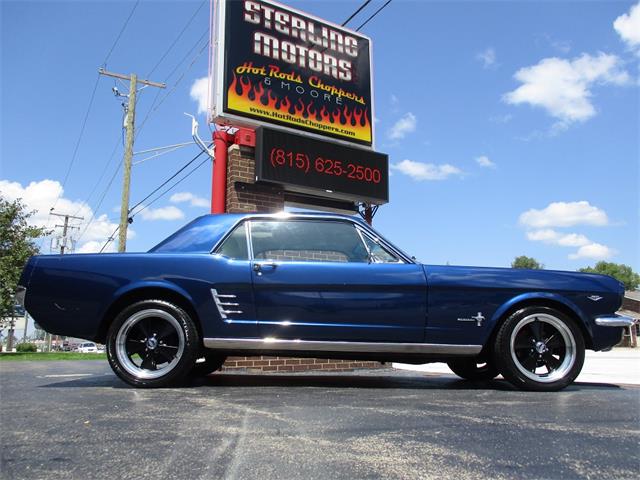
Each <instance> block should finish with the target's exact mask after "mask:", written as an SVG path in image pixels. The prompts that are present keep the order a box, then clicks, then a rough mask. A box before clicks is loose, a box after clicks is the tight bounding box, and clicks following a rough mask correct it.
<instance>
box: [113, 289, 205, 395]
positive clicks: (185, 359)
mask: <svg viewBox="0 0 640 480" xmlns="http://www.w3.org/2000/svg"><path fill="white" fill-rule="evenodd" d="M107 338H108V340H107V358H108V359H109V364H110V365H111V368H112V369H113V371H114V372H115V373H116V375H118V377H120V378H121V379H122V380H124V381H125V382H127V383H128V384H130V385H133V386H135V387H165V386H169V385H171V384H174V383H177V382H178V381H180V380H181V379H183V378H184V377H185V375H186V374H187V373H188V372H189V371H190V370H191V368H192V366H193V364H194V362H195V357H196V355H197V352H198V350H199V344H200V338H199V335H198V330H197V329H196V327H195V325H194V323H193V321H192V320H191V318H190V317H189V315H188V314H187V313H186V312H185V311H184V310H183V309H181V308H180V307H178V306H177V305H174V304H172V303H170V302H167V301H164V300H144V301H141V302H137V303H135V304H133V305H130V306H129V307H127V308H125V309H124V310H123V311H122V312H121V313H120V314H119V315H118V316H117V317H116V319H115V320H114V321H113V323H112V324H111V326H110V328H109V332H108V335H107Z"/></svg>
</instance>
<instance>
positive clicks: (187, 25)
mask: <svg viewBox="0 0 640 480" xmlns="http://www.w3.org/2000/svg"><path fill="white" fill-rule="evenodd" d="M205 2H206V0H203V1H202V2H201V3H200V5H198V8H196V10H195V12H193V15H191V18H189V20H188V21H187V23H186V24H185V26H184V27H183V28H182V30H181V31H180V33H179V34H178V36H177V37H176V38H175V39H174V40H173V42H172V43H171V45H169V48H167V50H166V51H165V52H164V54H162V56H161V57H160V60H158V61H157V62H156V64H155V65H154V66H153V68H152V69H151V71H150V72H149V73H148V74H147V78H149V77H151V75H152V74H153V72H155V71H156V69H157V68H158V67H159V66H160V64H161V63H162V61H163V60H164V59H165V58H166V57H167V55H168V54H169V52H171V50H172V49H173V47H175V46H176V43H178V41H179V40H180V38H182V35H184V32H186V31H187V29H188V28H189V25H191V23H192V22H193V20H194V19H195V18H196V15H197V14H198V12H199V11H200V10H201V9H202V7H203V5H204V4H205Z"/></svg>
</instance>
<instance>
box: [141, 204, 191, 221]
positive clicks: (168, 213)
mask: <svg viewBox="0 0 640 480" xmlns="http://www.w3.org/2000/svg"><path fill="white" fill-rule="evenodd" d="M139 212H140V216H141V217H142V218H143V219H144V220H180V219H182V218H184V212H183V211H182V210H180V209H179V208H178V207H176V206H174V205H169V206H168V207H160V208H145V209H144V210H139Z"/></svg>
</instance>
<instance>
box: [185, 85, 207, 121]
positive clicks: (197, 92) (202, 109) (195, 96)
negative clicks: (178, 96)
mask: <svg viewBox="0 0 640 480" xmlns="http://www.w3.org/2000/svg"><path fill="white" fill-rule="evenodd" d="M189 95H190V96H191V99H192V100H194V101H196V102H198V113H207V112H208V111H209V105H207V102H208V100H209V78H208V77H202V78H197V79H196V80H195V81H194V82H193V84H192V85H191V90H190V91H189Z"/></svg>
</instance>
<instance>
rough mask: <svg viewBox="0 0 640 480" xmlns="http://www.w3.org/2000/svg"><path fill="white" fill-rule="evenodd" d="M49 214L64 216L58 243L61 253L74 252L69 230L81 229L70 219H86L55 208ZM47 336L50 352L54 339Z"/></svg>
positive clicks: (25, 327) (25, 325) (58, 226)
mask: <svg viewBox="0 0 640 480" xmlns="http://www.w3.org/2000/svg"><path fill="white" fill-rule="evenodd" d="M49 215H53V216H54V217H61V218H64V223H63V224H62V225H54V228H62V236H61V237H58V242H59V243H58V245H60V255H64V254H65V253H70V252H73V249H74V247H73V244H74V241H73V239H72V238H71V235H70V233H69V230H73V229H79V228H80V227H77V226H75V225H69V219H73V220H80V221H82V220H84V217H77V216H75V215H69V214H67V213H54V212H53V208H52V209H51V211H50V212H49ZM24 331H25V335H26V332H27V317H26V312H25V323H24ZM46 338H47V351H49V352H50V351H51V340H52V338H51V334H50V333H48V334H47V337H46ZM57 344H58V336H57V335H56V345H57Z"/></svg>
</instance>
